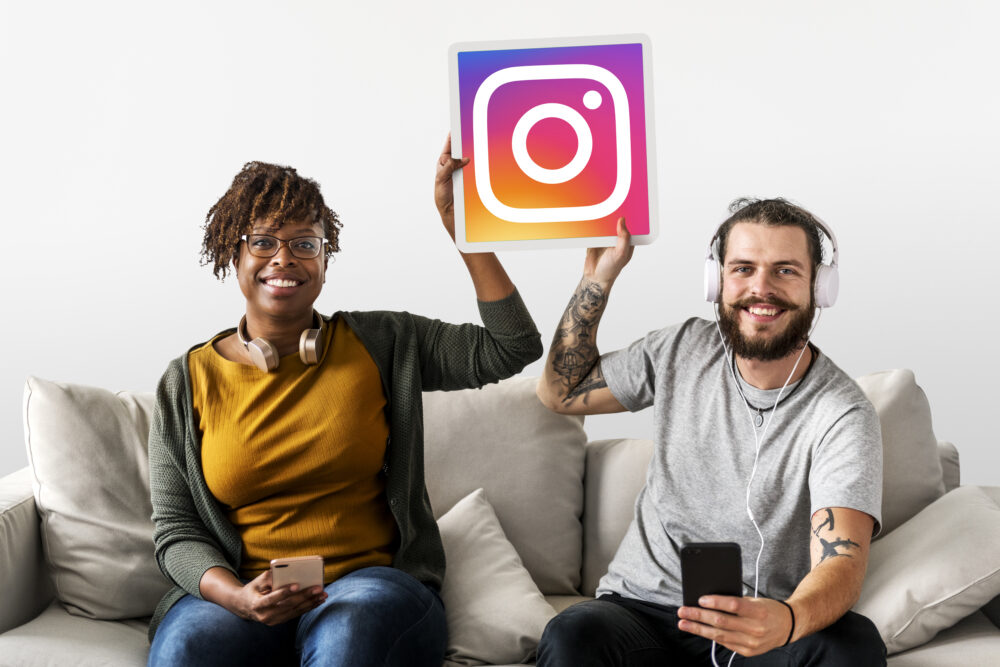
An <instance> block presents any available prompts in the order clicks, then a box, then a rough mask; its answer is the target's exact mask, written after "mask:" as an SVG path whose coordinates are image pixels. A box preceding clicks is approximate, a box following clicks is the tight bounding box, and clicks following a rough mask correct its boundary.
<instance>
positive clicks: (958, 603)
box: [854, 486, 1000, 653]
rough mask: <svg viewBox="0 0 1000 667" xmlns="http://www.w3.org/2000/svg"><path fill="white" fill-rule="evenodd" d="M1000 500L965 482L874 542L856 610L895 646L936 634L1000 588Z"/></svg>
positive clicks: (920, 641)
mask: <svg viewBox="0 0 1000 667" xmlns="http://www.w3.org/2000/svg"><path fill="white" fill-rule="evenodd" d="M998 544H1000V507H998V506H997V503H996V502H994V500H993V499H992V498H990V497H989V496H988V495H986V494H985V493H984V492H983V491H982V490H981V489H979V488H978V487H974V486H963V487H959V488H958V489H955V490H954V491H951V492H950V493H948V494H946V495H945V496H943V497H942V498H940V499H939V500H937V501H935V502H934V503H933V504H931V505H929V506H928V507H927V508H925V509H924V510H923V511H922V512H920V513H919V514H917V516H915V517H913V518H912V519H910V520H909V521H907V522H906V523H904V524H903V525H902V526H900V527H899V528H898V529H896V530H895V531H893V532H892V534H890V535H887V536H886V537H885V539H882V540H879V541H878V542H875V543H873V544H872V547H871V555H870V557H869V561H868V574H867V576H866V578H865V584H864V587H863V589H862V591H861V598H860V599H859V600H858V603H857V604H856V605H855V607H854V610H855V611H857V612H858V613H860V614H864V615H865V616H868V617H869V618H870V619H871V620H872V622H874V623H875V625H876V626H877V627H878V629H879V632H880V633H881V634H882V639H883V640H884V641H885V645H886V648H887V649H888V650H889V653H896V652H898V651H903V650H905V649H908V648H912V647H914V646H919V645H921V644H923V643H924V642H926V641H928V640H930V639H931V638H932V637H934V635H936V634H937V633H938V632H940V631H941V630H943V629H945V628H949V627H951V626H952V625H954V624H955V623H956V622H957V621H959V620H960V619H962V618H964V617H966V616H968V615H969V614H971V613H973V612H974V611H976V610H978V609H979V608H980V607H982V606H983V605H984V604H985V603H987V602H988V601H989V600H991V599H992V598H993V597H994V596H996V595H998V594H1000V549H997V545H998Z"/></svg>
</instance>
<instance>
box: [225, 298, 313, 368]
mask: <svg viewBox="0 0 1000 667" xmlns="http://www.w3.org/2000/svg"><path fill="white" fill-rule="evenodd" d="M313 324H314V325H315V328H313V329H306V330H305V331H303V332H302V335H301V336H299V359H301V360H302V363H304V364H305V365H306V366H312V365H315V364H318V363H319V358H320V357H321V356H323V338H322V335H323V318H322V317H321V316H320V314H319V313H317V312H316V311H315V310H314V311H313ZM246 327H247V316H246V315H244V316H243V319H241V320H240V325H239V326H238V327H236V337H237V338H239V339H240V342H241V343H243V347H245V348H246V349H247V352H249V353H250V361H252V362H253V365H254V366H256V367H257V368H259V369H260V370H262V371H264V372H265V373H270V372H271V371H273V370H274V369H276V368H277V367H278V348H276V347H275V346H274V343H272V342H271V341H269V340H268V339H266V338H254V339H253V340H251V341H248V340H247V337H248V336H249V334H247V333H246Z"/></svg>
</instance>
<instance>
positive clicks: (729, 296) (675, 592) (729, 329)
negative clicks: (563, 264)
mask: <svg viewBox="0 0 1000 667" xmlns="http://www.w3.org/2000/svg"><path fill="white" fill-rule="evenodd" d="M730 211H731V213H732V215H731V217H730V218H729V219H728V220H726V222H724V223H723V224H722V226H721V227H720V228H719V231H718V233H717V235H716V236H717V237H718V252H717V254H715V253H714V250H713V254H715V256H716V257H717V258H718V259H717V262H718V264H717V266H718V271H719V278H720V279H721V295H720V296H715V295H710V300H717V301H718V302H719V304H720V305H719V313H718V318H719V322H718V327H717V326H716V323H715V322H709V321H705V320H701V319H697V318H692V319H689V320H687V321H686V322H684V323H682V324H680V325H675V326H671V327H667V328H665V329H661V330H659V331H654V332H651V333H650V334H648V335H647V336H646V337H645V338H642V339H640V340H638V341H636V342H635V343H633V344H632V345H631V346H629V347H628V348H626V349H623V350H618V351H615V352H612V353H610V354H605V355H599V353H598V351H597V345H596V336H597V328H598V324H599V323H600V319H601V315H602V314H603V312H604V309H605V307H606V305H607V301H608V294H609V292H610V290H611V287H612V285H613V284H614V281H615V279H616V278H617V276H618V274H619V272H620V271H621V270H622V268H624V266H625V265H626V264H627V263H628V261H629V259H630V258H631V256H632V250H633V248H632V247H631V245H630V244H629V233H628V230H627V229H626V227H625V221H624V219H622V220H619V222H618V240H617V245H616V246H614V247H612V248H591V249H590V250H588V251H587V259H586V262H585V264H584V274H583V279H582V280H581V281H580V284H579V286H578V287H577V290H576V292H575V294H574V295H573V297H572V298H571V299H570V303H569V306H568V307H567V308H566V312H565V313H564V315H563V319H562V321H561V322H560V325H559V328H558V329H557V330H556V335H555V338H554V340H553V342H552V347H551V349H550V351H549V356H548V360H547V362H546V366H545V372H544V375H543V377H542V379H541V381H540V382H539V385H538V395H539V398H540V399H541V400H542V402H543V403H545V405H546V406H548V407H549V408H551V409H553V410H555V411H557V412H561V413H568V414H600V413H609V412H622V411H624V410H631V411H637V410H641V409H643V408H646V407H649V406H650V405H652V406H653V408H654V410H655V415H654V429H655V448H654V455H653V459H652V461H651V462H650V468H649V471H648V474H647V477H646V485H645V486H644V488H643V489H642V491H641V492H640V493H639V496H638V498H637V499H636V504H635V514H634V517H633V520H632V523H631V525H630V526H629V529H628V532H627V533H626V535H625V538H624V539H623V540H622V543H621V545H620V547H619V549H618V552H617V554H616V555H615V557H614V559H613V560H612V562H611V564H610V566H609V568H608V573H607V574H606V575H605V576H604V577H603V578H602V579H601V582H600V584H599V586H598V589H597V594H598V597H597V599H596V600H593V601H588V602H584V603H581V604H578V605H575V606H573V607H570V608H569V609H567V610H566V611H564V612H563V613H561V614H559V615H558V616H556V618H554V619H553V620H552V621H551V622H550V623H549V625H548V627H546V630H545V633H544V635H543V637H542V641H541V644H540V646H539V653H538V664H539V665H540V667H552V666H557V665H558V666H562V665H565V666H570V665H572V666H573V667H583V666H586V665H602V666H604V665H616V666H618V665H620V666H623V667H624V666H625V665H629V666H633V665H688V664H692V665H706V664H712V661H713V660H715V659H719V660H720V664H726V663H724V662H721V660H729V659H730V658H731V657H732V652H735V653H736V654H738V655H739V656H744V657H745V660H744V659H743V658H739V657H738V656H737V660H736V662H735V663H734V664H747V665H789V664H792V665H805V664H810V665H813V664H817V665H819V664H821V665H840V664H844V665H847V664H850V665H852V667H860V666H861V665H869V664H871V665H884V664H885V646H884V644H883V643H882V641H881V639H880V637H879V635H878V632H877V630H876V628H875V627H874V625H873V624H872V623H871V621H869V620H868V619H866V618H864V617H863V616H860V615H858V614H854V613H853V612H849V611H848V610H849V609H850V608H851V606H852V605H853V604H854V602H855V601H856V600H857V598H858V595H859V592H860V590H861V583H862V580H863V578H864V574H865V568H866V565H867V561H868V548H869V544H870V541H871V538H872V536H873V535H874V534H876V533H877V531H878V526H879V520H880V508H881V481H882V475H881V472H882V444H881V435H880V429H879V422H878V417H877V415H876V413H875V411H874V409H873V408H872V406H871V404H870V403H869V402H868V400H867V399H866V398H865V396H864V394H863V393H862V392H861V390H860V389H859V388H858V387H857V385H856V384H854V382H853V381H852V380H851V379H850V378H849V377H848V376H847V375H845V374H844V372H843V371H841V370H840V369H839V368H838V367H837V366H836V365H834V364H833V362H832V361H830V359H829V358H827V357H826V356H825V355H823V354H822V353H821V352H820V351H819V350H818V349H817V348H816V347H814V346H812V345H810V344H808V336H809V333H810V329H811V325H812V321H813V314H814V312H815V309H816V301H815V299H814V287H815V283H816V277H817V274H818V273H826V274H828V273H830V272H831V271H832V270H835V269H834V268H833V267H830V266H827V265H824V264H822V244H821V238H820V229H823V230H824V231H826V230H825V228H822V226H821V225H819V224H818V221H817V220H816V219H815V218H814V217H813V216H812V215H811V214H810V213H809V212H808V211H805V210H804V209H802V208H800V207H798V206H794V205H792V204H790V203H788V202H786V201H784V200H780V199H777V200H763V201H757V200H739V201H737V202H734V203H733V205H732V206H731V207H730ZM827 235H828V236H830V234H829V233H828V232H827ZM714 241H715V239H713V242H714ZM831 241H833V239H832V236H831ZM834 244H835V241H834ZM835 252H836V251H835ZM712 277H713V276H712V274H711V272H710V273H709V278H712ZM820 282H821V285H820V288H819V289H820V291H821V292H823V294H824V296H823V302H821V303H820V305H828V304H826V303H825V302H827V301H830V300H831V299H830V295H829V292H830V290H831V288H830V285H829V284H828V282H829V281H828V279H826V278H821V281H820ZM834 289H835V288H834ZM723 340H724V341H725V344H723ZM748 515H749V516H748ZM758 526H759V532H758V529H757V528H758ZM692 542H737V543H738V544H740V546H741V548H742V554H743V580H744V592H751V593H752V592H753V591H754V590H757V597H752V596H746V597H730V596H721V595H708V596H704V597H702V598H701V599H700V600H699V606H697V607H683V606H680V604H681V576H680V564H679V551H680V549H681V547H682V546H683V545H684V544H686V543H692ZM758 551H760V557H759V575H755V572H756V571H757V570H756V564H757V562H758ZM715 643H717V644H718V647H717V646H716V645H715Z"/></svg>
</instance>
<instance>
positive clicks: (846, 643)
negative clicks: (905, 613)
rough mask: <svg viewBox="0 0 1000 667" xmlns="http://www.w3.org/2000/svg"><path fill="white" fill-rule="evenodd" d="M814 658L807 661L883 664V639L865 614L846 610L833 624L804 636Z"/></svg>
mask: <svg viewBox="0 0 1000 667" xmlns="http://www.w3.org/2000/svg"><path fill="white" fill-rule="evenodd" d="M800 641H802V642H804V643H806V646H804V647H803V648H806V647H809V648H810V651H809V653H810V654H812V655H813V656H814V657H815V658H816V660H815V661H814V662H810V663H808V664H819V665H844V666H845V667H884V666H885V664H886V662H885V643H883V641H882V637H881V635H879V632H878V628H876V627H875V624H874V623H872V622H871V620H869V619H868V618H867V617H865V616H862V615H861V614H856V613H854V612H851V611H849V612H847V613H846V614H845V615H844V616H842V617H841V618H840V619H839V620H838V621H837V622H836V623H834V624H833V625H831V626H829V627H827V628H825V629H823V630H820V631H819V632H817V633H816V634H814V635H811V636H810V637H806V638H805V639H804V640H800Z"/></svg>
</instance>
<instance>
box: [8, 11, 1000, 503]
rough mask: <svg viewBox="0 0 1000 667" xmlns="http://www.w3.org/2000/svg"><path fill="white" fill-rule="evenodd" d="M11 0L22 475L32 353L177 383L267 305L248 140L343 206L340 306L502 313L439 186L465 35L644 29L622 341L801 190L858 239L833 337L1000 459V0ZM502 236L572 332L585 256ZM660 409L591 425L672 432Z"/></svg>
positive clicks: (11, 268)
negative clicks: (639, 214)
mask: <svg viewBox="0 0 1000 667" xmlns="http://www.w3.org/2000/svg"><path fill="white" fill-rule="evenodd" d="M0 2H2V4H0V7H2V9H0V12H2V13H0V49H2V53H0V76H2V80H0V137H2V140H0V141H2V143H0V153H2V160H0V201H2V206H3V209H2V211H3V213H2V216H0V220H2V223H0V230H2V235H3V239H4V243H3V245H2V248H3V251H4V252H3V254H2V266H0V275H2V278H3V285H4V294H3V300H2V310H0V312H2V322H0V336H2V340H0V342H2V348H0V349H2V350H3V354H2V355H0V474H4V473H7V472H10V471H12V470H15V469H17V468H19V467H21V466H22V465H24V464H25V462H26V457H25V454H24V446H23V441H22V433H21V416H20V414H21V391H22V386H23V382H24V378H25V376H26V375H29V374H33V375H38V376H41V377H44V378H48V379H54V380H60V381H70V382H78V383H86V384H92V385H98V386H102V387H106V388H110V389H127V390H152V389H153V388H154V387H155V384H156V381H157V379H158V378H159V375H160V373H161V372H162V371H163V369H164V368H165V366H166V363H167V361H168V360H169V359H171V358H173V357H175V356H177V355H178V354H180V353H181V352H183V351H184V350H185V349H186V348H187V347H188V346H189V345H190V344H193V343H195V342H197V341H200V340H203V339H205V338H207V337H208V336H209V335H211V334H212V333H214V332H216V331H218V330H221V329H223V328H225V327H228V326H232V325H233V324H234V323H235V322H236V321H237V320H238V318H239V316H240V314H241V312H242V311H241V297H240V294H239V290H238V288H237V286H236V284H235V281H233V280H229V281H227V282H226V283H225V284H219V283H217V282H216V281H215V279H214V278H213V277H212V275H211V271H210V270H209V269H208V268H207V267H200V266H199V264H198V252H199V246H200V241H201V229H200V225H201V223H202V222H203V219H204V215H205V213H206V211H207V210H208V208H209V206H210V205H211V204H212V203H213V202H214V201H215V200H216V199H217V198H218V197H219V196H220V195H221V194H222V193H223V192H224V191H225V189H226V187H227V186H228V184H229V182H230V180H231V179H232V177H233V175H234V174H235V173H236V172H237V171H238V170H239V168H240V166H241V165H242V164H243V163H244V162H245V161H248V160H266V161H274V162H281V163H286V164H291V165H294V166H296V167H297V168H298V169H299V171H300V172H301V173H303V174H305V175H308V176H311V177H313V178H316V179H317V180H318V181H319V182H320V183H321V184H322V185H323V187H324V193H325V194H326V196H327V199H328V202H329V203H330V204H331V205H332V206H333V208H334V209H335V210H337V211H338V212H339V213H340V214H341V216H342V219H343V221H344V231H343V236H342V245H343V253H342V254H341V256H340V257H338V258H337V261H336V264H334V265H333V266H332V270H331V272H330V274H329V277H328V281H327V284H326V289H325V291H324V293H323V295H322V296H321V298H320V302H319V307H320V308H321V309H322V310H327V311H329V310H336V309H347V308H406V309H409V310H412V311H415V312H420V313H423V314H427V315H432V316H437V317H441V318H444V319H447V320H453V321H463V320H475V319H476V318H477V314H476V310H475V305H474V298H473V292H472V288H471V285H470V284H469V282H468V279H467V277H466V276H465V273H464V269H463V266H462V264H461V262H460V261H459V259H458V257H457V253H456V252H455V250H454V248H453V247H451V246H450V241H449V240H448V239H447V238H446V236H445V234H444V232H443V231H442V230H441V229H440V225H439V222H438V220H437V216H436V213H435V211H434V207H433V204H432V201H431V181H432V176H433V163H434V159H435V157H436V155H437V152H438V150H439V149H440V147H441V144H442V141H443V139H444V136H445V133H446V131H447V128H448V126H449V118H448V76H447V72H448V69H447V60H446V52H447V48H448V45H449V44H450V43H452V42H455V41H468V40H478V39H505V38H520V37H547V36H571V35H588V34H607V33H624V32H639V31H641V32H646V33H647V34H649V36H650V37H651V39H652V43H653V56H654V68H655V69H654V74H655V104H656V137H657V160H658V172H659V179H658V180H659V196H660V202H661V203H660V209H661V210H660V215H661V230H662V231H661V236H660V239H659V240H658V241H657V242H656V243H655V244H654V245H652V246H649V247H645V248H640V249H639V250H638V251H637V252H636V253H635V257H634V259H633V262H632V265H631V266H630V267H629V268H628V269H627V272H626V273H625V274H624V275H623V277H622V278H621V280H620V282H619V284H618V286H616V288H615V293H614V295H613V297H612V303H611V305H610V307H609V309H608V311H607V314H606V316H605V321H604V324H603V325H602V328H601V337H600V345H601V348H602V349H604V350H610V349H612V348H614V347H618V346H622V345H624V344H626V343H628V342H630V341H631V340H632V339H634V338H636V337H638V336H640V335H642V334H643V333H645V332H646V331H648V330H650V329H654V328H657V327H660V326H663V325H664V324H667V323H671V322H675V321H678V320H680V319H683V318H686V317H688V316H690V315H692V314H700V315H702V316H709V314H710V312H711V311H710V310H709V306H708V305H707V304H705V303H704V302H703V301H701V300H700V295H699V293H700V291H701V264H702V258H703V254H704V249H705V245H706V242H707V240H708V238H709V236H710V235H711V232H712V231H713V228H714V227H715V225H716V224H717V223H718V222H719V221H720V220H721V219H722V217H723V216H724V214H725V207H726V205H727V204H728V202H729V201H730V200H731V199H732V198H734V197H736V196H739V195H765V196H771V195H783V196H787V197H791V198H793V199H795V200H797V201H799V202H801V203H803V204H804V205H806V206H807V207H809V208H811V209H813V210H814V211H816V212H817V213H818V214H819V215H820V216H822V217H824V218H825V219H826V220H827V221H828V222H829V223H830V224H831V225H832V226H833V227H834V229H835V230H836V232H837V234H838V236H839V240H840V243H841V248H842V262H841V276H842V290H841V298H840V303H839V304H838V305H837V307H836V308H834V309H832V310H830V311H829V312H828V313H826V315H825V316H824V318H823V320H822V322H821V324H820V328H819V330H818V332H817V334H816V341H817V343H818V344H819V345H820V346H821V347H822V348H823V349H824V350H825V351H826V352H827V353H828V354H830V355H831V356H832V357H833V359H834V360H835V361H837V362H838V363H839V364H840V365H841V367H842V368H844V369H845V370H846V371H847V372H848V373H850V374H852V375H860V374H864V373H868V372H871V371H875V370H881V369H885V368H894V367H909V368H912V369H914V371H915V372H916V375H917V379H918V381H919V382H920V383H921V385H922V386H923V387H924V389H925V391H926V392H927V395H928V397H929V398H930V402H931V406H932V408H933V411H934V427H935V431H936V433H937V435H938V436H939V437H940V438H943V439H949V440H952V441H954V442H955V443H957V445H958V447H959V449H960V451H961V453H962V457H963V473H964V476H965V477H964V480H965V481H967V482H971V483H990V484H1000V453H998V452H1000V448H998V447H997V446H996V444H997V437H996V435H995V432H996V425H995V422H994V420H993V416H994V415H995V413H994V412H993V410H994V409H995V408H994V406H995V404H996V403H997V399H998V398H1000V392H998V390H997V389H996V387H997V384H998V371H1000V364H998V362H997V354H996V350H995V349H994V345H993V343H994V341H995V340H996V330H997V324H998V320H1000V318H998V316H997V312H998V311H997V306H996V305H995V304H993V303H991V302H989V300H988V298H987V297H988V296H989V295H990V294H991V293H992V290H991V287H992V286H993V285H995V284H996V282H997V281H996V278H995V276H996V271H995V270H994V269H993V266H992V264H993V261H994V255H995V254H996V252H997V251H998V248H997V246H998V240H1000V233H998V231H997V223H998V214H997V195H998V194H1000V192H998V187H997V186H998V184H1000V129H998V119H1000V93H998V88H997V85H996V67H997V63H998V62H1000V49H998V47H997V46H996V43H997V40H996V35H995V27H996V25H998V19H1000V9H998V8H997V5H995V4H993V3H988V2H943V1H942V2H936V3H929V2H914V1H912V0H886V1H883V2H879V3H870V2H860V1H853V0H852V1H848V2H837V3H817V2H809V3H805V2H798V1H788V2H745V1H742V0H715V1H711V2H694V1H691V2H627V1H622V0H619V1H618V2H611V3H609V2H605V1H601V2H594V1H590V0H587V1H576V2H567V3H562V2H559V3H556V2H543V1H540V0H531V1H530V2H522V1H514V2H511V1H505V2H502V3H501V2H495V3H474V2H468V1H465V2H449V3H443V2H434V3H428V2H420V3H402V2H400V3H386V4H376V3H368V5H367V6H364V7H362V5H363V4H364V3H349V4H348V3H332V2H320V1H319V0H315V1H311V2H306V1H300V2H284V3H277V2H275V3H262V2H232V3H211V4H208V3H205V4H206V5H207V6H202V5H201V3H198V4H195V3H183V2H182V3H171V4H170V5H169V6H168V5H162V4H161V5H160V7H162V8H153V7H152V6H151V5H150V6H147V4H146V3H136V2H122V3H117V4H110V3H105V2H88V3H74V2H61V3H23V2H16V1H14V0H0ZM341 5H344V6H341ZM168 7H169V8H168ZM502 260H503V261H504V263H505V264H506V266H507V268H508V270H509V271H510V273H511V275H512V276H513V278H514V279H515V282H516V283H517V284H518V285H519V287H520V289H521V291H522V293H523V295H524V297H525V299H526V301H527V303H528V305H529V307H530V309H531V311H532V313H533V314H534V315H535V318H536V320H537V322H538V325H539V327H540V328H541V329H542V330H543V332H544V333H543V335H544V338H545V341H546V343H547V342H548V340H549V337H550V336H551V332H552V331H553V329H554V326H555V323H556V321H557V319H558V317H559V315H560V313H561V312H562V309H563V307H564V306H565V303H566V301H567V299H568V298H569V294H570V292H571V290H572V288H573V286H574V285H575V283H576V281H577V278H578V275H579V271H580V267H581V264H582V251H569V250H567V251H549V252H540V251H539V252H534V251H533V252H520V253H515V252H511V253H506V254H505V255H503V256H502ZM539 371H540V362H538V363H535V364H533V365H532V366H530V367H529V368H528V369H527V371H526V372H528V373H532V374H537V373H538V372H539ZM651 421H652V420H651V415H650V414H639V415H621V416H615V417H606V418H592V419H591V420H590V421H589V424H588V430H589V431H590V433H591V434H592V436H594V437H610V436H613V435H619V434H622V435H634V436H643V435H648V434H649V432H650V424H651Z"/></svg>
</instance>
